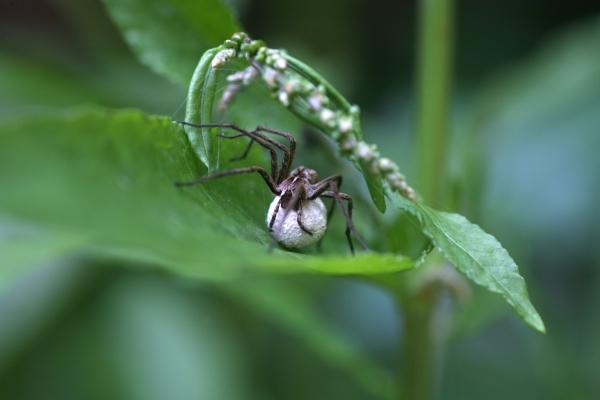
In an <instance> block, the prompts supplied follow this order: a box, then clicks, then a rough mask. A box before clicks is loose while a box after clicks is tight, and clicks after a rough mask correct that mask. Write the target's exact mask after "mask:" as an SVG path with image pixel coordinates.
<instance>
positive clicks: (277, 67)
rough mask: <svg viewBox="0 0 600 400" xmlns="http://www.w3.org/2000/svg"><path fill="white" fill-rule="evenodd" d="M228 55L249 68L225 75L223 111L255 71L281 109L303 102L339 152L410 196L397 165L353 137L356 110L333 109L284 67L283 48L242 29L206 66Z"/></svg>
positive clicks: (321, 92)
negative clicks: (246, 62) (242, 61)
mask: <svg viewBox="0 0 600 400" xmlns="http://www.w3.org/2000/svg"><path fill="white" fill-rule="evenodd" d="M234 57H239V58H242V59H245V60H247V61H248V62H249V63H250V66H249V67H248V68H246V69H244V70H242V71H239V72H236V73H234V74H231V75H229V76H228V77H227V80H228V82H229V86H227V88H226V89H225V91H224V92H223V96H222V97H221V100H220V102H219V107H220V108H221V109H225V108H226V107H227V106H228V105H229V104H230V102H231V101H232V99H233V97H234V96H235V94H236V93H237V92H238V91H240V90H241V89H242V88H243V87H244V86H247V85H248V84H250V83H251V82H252V81H253V80H254V79H255V78H256V77H257V76H258V75H260V77H261V79H262V80H263V81H264V82H265V84H266V85H267V87H268V88H269V89H270V90H271V92H272V93H273V97H274V98H275V99H276V100H277V101H278V102H279V103H281V104H282V105H283V106H284V107H288V108H289V107H294V100H296V99H297V100H298V103H297V104H304V105H305V107H304V112H305V113H306V112H308V113H309V114H310V117H311V120H314V121H318V122H319V123H320V124H321V125H322V126H323V127H325V128H326V130H327V132H328V133H329V134H330V135H331V136H332V137H333V138H334V139H335V140H336V141H337V142H338V144H339V147H340V150H341V152H342V154H344V155H345V156H348V157H351V158H354V159H357V160H359V161H360V162H361V164H363V165H366V166H368V168H369V170H370V171H371V172H372V173H374V174H377V175H380V176H381V177H382V178H383V179H384V180H385V181H386V182H387V183H388V184H389V186H390V187H391V188H392V189H393V190H396V191H398V192H399V193H400V194H402V195H403V196H404V197H406V198H408V199H410V200H415V198H416V194H415V191H414V190H413V188H411V187H410V186H409V185H408V184H407V182H406V178H405V177H404V175H402V174H401V173H400V170H399V168H398V165H397V164H396V163H394V162H393V161H392V160H390V159H389V158H384V157H382V156H381V154H380V153H379V151H378V150H377V148H376V146H374V145H369V144H368V143H366V142H364V141H361V140H357V134H356V132H358V131H359V130H360V127H359V126H358V125H359V113H360V111H359V108H358V107H357V106H355V105H354V106H350V107H349V108H348V109H347V110H345V109H343V107H339V106H337V105H336V104H335V102H334V101H333V100H332V99H331V97H330V96H329V95H328V93H327V90H326V88H325V87H324V86H323V85H315V84H314V83H312V82H310V81H309V80H308V79H306V78H304V77H303V76H302V75H300V74H299V73H297V72H296V71H295V70H292V69H291V68H289V66H288V61H287V59H286V57H285V53H284V52H283V50H275V49H269V48H267V47H266V46H265V44H264V43H263V42H262V41H259V40H251V39H250V38H249V37H248V36H247V35H246V34H245V33H236V34H234V35H233V36H232V37H231V39H229V40H227V41H225V43H224V49H223V50H221V51H219V52H218V53H217V54H216V55H215V57H214V58H213V62H212V64H211V65H212V67H213V68H218V67H221V66H222V65H224V64H225V63H226V62H228V61H229V60H231V59H233V58H234Z"/></svg>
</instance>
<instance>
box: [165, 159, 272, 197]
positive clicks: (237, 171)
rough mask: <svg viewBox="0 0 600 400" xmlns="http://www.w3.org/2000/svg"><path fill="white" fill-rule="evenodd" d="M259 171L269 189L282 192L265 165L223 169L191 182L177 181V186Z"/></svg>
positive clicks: (192, 184) (197, 183)
mask: <svg viewBox="0 0 600 400" xmlns="http://www.w3.org/2000/svg"><path fill="white" fill-rule="evenodd" d="M254 172H257V173H258V174H259V175H260V176H261V177H262V178H263V180H264V181H265V183H266V184H267V186H269V189H271V192H272V193H273V194H274V195H276V196H279V195H280V194H281V192H280V191H279V190H278V189H277V184H276V183H275V181H273V179H272V178H271V176H270V175H269V174H268V172H267V171H265V169H264V168H263V167H259V166H252V167H246V168H235V169H230V170H228V171H223V172H218V173H216V174H213V175H208V176H202V177H200V178H198V179H196V180H193V181H189V182H175V185H176V186H179V187H181V186H194V185H199V184H202V183H205V182H208V181H211V180H214V179H218V178H224V177H226V176H231V175H240V174H251V173H254Z"/></svg>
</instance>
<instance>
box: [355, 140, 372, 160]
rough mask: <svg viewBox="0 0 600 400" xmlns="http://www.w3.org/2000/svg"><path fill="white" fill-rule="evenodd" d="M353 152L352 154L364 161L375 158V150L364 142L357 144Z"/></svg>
mask: <svg viewBox="0 0 600 400" xmlns="http://www.w3.org/2000/svg"><path fill="white" fill-rule="evenodd" d="M354 151H355V153H354V154H355V155H356V156H357V157H358V158H360V159H361V160H364V161H371V160H372V159H373V158H374V157H375V150H373V148H372V147H371V146H369V145H368V144H366V143H365V142H358V144H357V145H356V147H355V148H354Z"/></svg>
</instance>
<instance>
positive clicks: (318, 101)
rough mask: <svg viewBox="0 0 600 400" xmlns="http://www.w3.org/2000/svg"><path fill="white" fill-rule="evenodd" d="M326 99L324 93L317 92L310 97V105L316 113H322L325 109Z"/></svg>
mask: <svg viewBox="0 0 600 400" xmlns="http://www.w3.org/2000/svg"><path fill="white" fill-rule="evenodd" d="M324 99H325V96H323V94H322V93H320V92H315V93H313V94H311V95H310V97H309V98H308V105H309V106H310V108H312V109H313V110H314V111H321V109H322V108H323V103H324V102H325V101H324Z"/></svg>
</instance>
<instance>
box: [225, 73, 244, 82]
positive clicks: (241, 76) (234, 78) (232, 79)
mask: <svg viewBox="0 0 600 400" xmlns="http://www.w3.org/2000/svg"><path fill="white" fill-rule="evenodd" d="M244 74H245V71H238V72H236V73H234V74H231V75H227V82H240V81H242V80H243V79H244Z"/></svg>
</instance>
